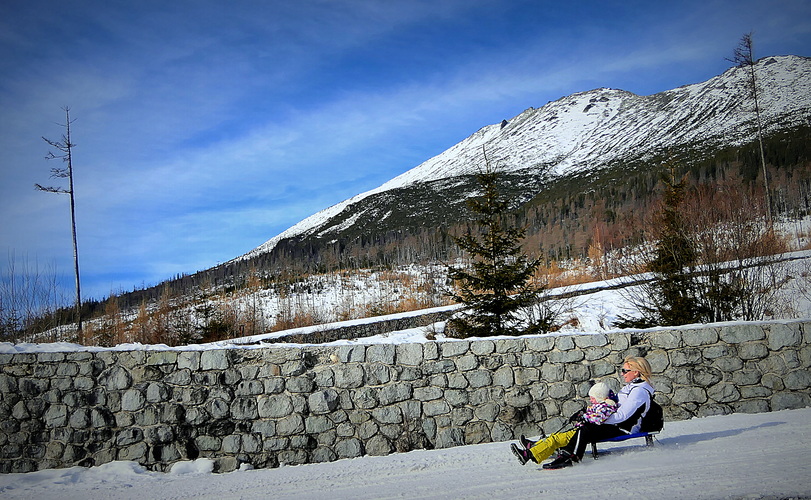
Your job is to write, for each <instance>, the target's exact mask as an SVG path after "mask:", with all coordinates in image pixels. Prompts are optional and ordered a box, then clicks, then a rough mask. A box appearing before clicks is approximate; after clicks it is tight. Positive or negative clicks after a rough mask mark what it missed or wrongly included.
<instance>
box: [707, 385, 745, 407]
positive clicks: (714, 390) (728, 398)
mask: <svg viewBox="0 0 811 500" xmlns="http://www.w3.org/2000/svg"><path fill="white" fill-rule="evenodd" d="M707 396H708V397H709V398H710V400H712V401H715V402H716V403H731V402H733V401H737V400H739V399H740V397H741V393H740V391H739V390H738V388H737V387H736V386H735V385H734V384H731V383H727V382H722V383H719V384H715V385H713V386H712V387H709V388H708V389H707Z"/></svg>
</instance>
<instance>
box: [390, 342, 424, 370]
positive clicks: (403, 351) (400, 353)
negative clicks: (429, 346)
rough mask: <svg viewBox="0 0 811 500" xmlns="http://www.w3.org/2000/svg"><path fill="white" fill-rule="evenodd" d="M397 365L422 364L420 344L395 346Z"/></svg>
mask: <svg viewBox="0 0 811 500" xmlns="http://www.w3.org/2000/svg"><path fill="white" fill-rule="evenodd" d="M396 350H397V364H400V365H406V366H417V365H419V364H421V363H422V362H423V353H422V344H419V343H413V344H397V346H396Z"/></svg>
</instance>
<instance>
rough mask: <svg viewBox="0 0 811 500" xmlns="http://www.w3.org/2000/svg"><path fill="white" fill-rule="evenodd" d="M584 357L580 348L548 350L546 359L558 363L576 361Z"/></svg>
mask: <svg viewBox="0 0 811 500" xmlns="http://www.w3.org/2000/svg"><path fill="white" fill-rule="evenodd" d="M585 357H586V355H585V353H584V352H583V351H580V350H568V351H550V352H549V353H548V354H547V359H548V360H549V362H550V363H560V364H568V363H577V362H580V361H583V359H585Z"/></svg>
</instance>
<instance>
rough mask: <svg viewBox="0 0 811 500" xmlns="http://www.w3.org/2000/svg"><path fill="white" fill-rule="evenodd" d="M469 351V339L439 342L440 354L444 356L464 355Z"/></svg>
mask: <svg viewBox="0 0 811 500" xmlns="http://www.w3.org/2000/svg"><path fill="white" fill-rule="evenodd" d="M468 351H470V341H468V340H455V341H448V342H441V343H440V344H439V354H440V356H441V357H443V358H452V357H455V356H462V355H463V354H467V353H468Z"/></svg>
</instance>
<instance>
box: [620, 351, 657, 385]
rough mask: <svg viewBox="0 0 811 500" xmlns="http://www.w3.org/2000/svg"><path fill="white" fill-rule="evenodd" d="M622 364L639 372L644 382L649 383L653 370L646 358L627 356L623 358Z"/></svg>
mask: <svg viewBox="0 0 811 500" xmlns="http://www.w3.org/2000/svg"><path fill="white" fill-rule="evenodd" d="M623 364H626V365H628V366H629V367H630V368H631V369H632V370H634V371H637V372H639V376H641V377H642V379H643V380H644V381H645V382H648V383H650V381H651V377H652V376H653V375H652V372H653V370H651V367H650V363H648V360H647V359H645V358H643V357H642V356H628V357H627V358H625V362H624V363H623Z"/></svg>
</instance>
